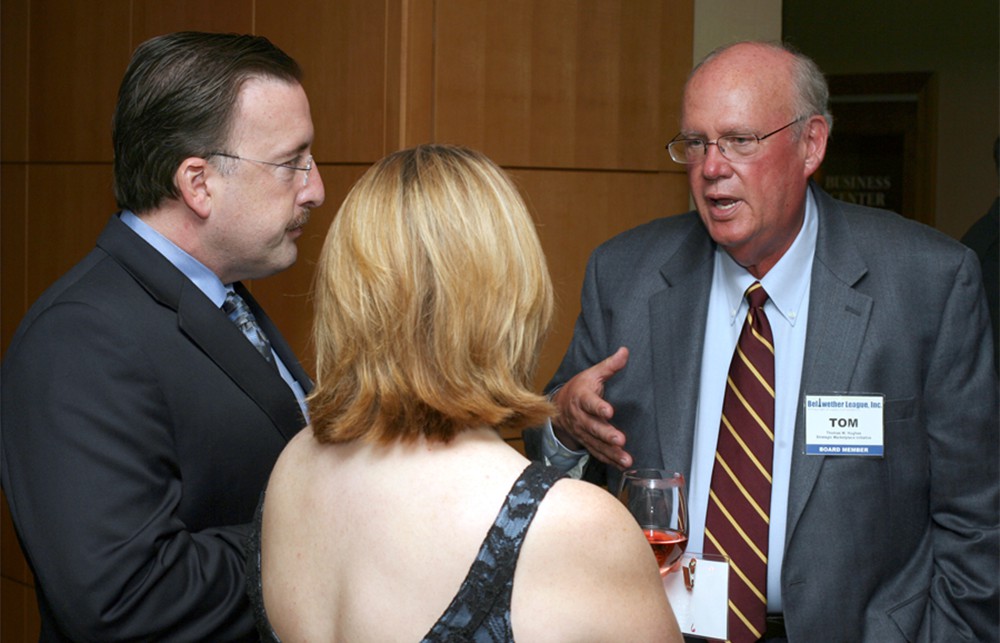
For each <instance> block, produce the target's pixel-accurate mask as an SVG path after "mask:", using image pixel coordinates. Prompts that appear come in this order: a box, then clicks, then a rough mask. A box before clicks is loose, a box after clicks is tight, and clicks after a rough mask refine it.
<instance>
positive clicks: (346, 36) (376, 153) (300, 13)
mask: <svg viewBox="0 0 1000 643" xmlns="http://www.w3.org/2000/svg"><path fill="white" fill-rule="evenodd" d="M386 15H387V8H386V3H385V2H371V1H370V0H339V1H338V2H329V1H328V0H295V1H294V2H288V1H287V0H257V1H256V16H257V20H256V27H255V30H256V33H258V34H260V35H262V36H266V37H267V38H269V39H271V40H272V41H274V42H275V44H277V45H278V46H280V47H281V48H282V49H284V50H285V51H287V52H288V53H289V54H291V55H292V57H294V58H295V59H296V60H297V61H298V62H299V64H300V65H301V66H302V68H303V70H304V72H305V79H304V81H303V86H304V87H305V89H306V93H307V94H308V95H309V104H310V108H311V109H312V117H313V123H314V125H315V127H316V142H315V144H314V146H313V147H314V150H315V154H314V156H315V158H316V160H317V161H319V162H320V163H330V162H351V163H358V162H361V163H371V162H373V161H376V160H378V159H379V158H381V157H382V156H384V154H385V132H384V126H385V97H386V87H385V78H386Z"/></svg>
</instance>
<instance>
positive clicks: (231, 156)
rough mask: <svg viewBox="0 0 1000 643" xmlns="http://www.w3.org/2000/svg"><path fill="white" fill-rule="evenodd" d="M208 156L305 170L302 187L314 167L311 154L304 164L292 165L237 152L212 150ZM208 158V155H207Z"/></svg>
mask: <svg viewBox="0 0 1000 643" xmlns="http://www.w3.org/2000/svg"><path fill="white" fill-rule="evenodd" d="M208 156H222V157H225V158H227V159H236V160H237V161H250V162H251V163H260V164H262V165H270V166H271V167H283V168H285V169H286V170H295V171H296V172H304V173H305V174H304V175H303V176H302V187H305V186H306V185H308V184H309V175H310V174H312V169H313V157H312V154H310V155H309V156H308V157H307V158H306V164H305V165H303V166H299V165H292V164H291V163H272V162H271V161H258V160H257V159H248V158H246V157H244V156H236V155H235V154H226V153H225V152H212V153H210V154H209V155H208ZM206 158H207V157H206Z"/></svg>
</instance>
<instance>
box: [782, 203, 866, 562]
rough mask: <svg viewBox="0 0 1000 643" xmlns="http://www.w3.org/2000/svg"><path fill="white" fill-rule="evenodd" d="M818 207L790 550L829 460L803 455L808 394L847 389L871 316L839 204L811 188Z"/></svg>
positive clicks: (862, 265) (798, 417)
mask: <svg viewBox="0 0 1000 643" xmlns="http://www.w3.org/2000/svg"><path fill="white" fill-rule="evenodd" d="M812 188H813V194H814V195H815V196H816V203H817V206H818V209H819V232H818V236H817V239H816V257H815V260H814V261H813V271H812V278H811V285H810V295H809V322H808V323H809V328H808V331H807V335H806V346H805V355H804V358H803V363H802V383H801V388H800V390H799V401H800V405H799V410H798V413H797V415H796V421H795V444H794V448H793V454H792V471H791V483H790V489H789V493H788V524H787V531H786V534H785V545H786V551H787V549H788V543H789V542H791V538H792V536H793V534H794V532H795V526H796V524H797V523H798V520H799V518H800V517H801V516H802V512H803V510H804V508H805V505H806V503H807V502H808V499H809V496H810V494H811V493H812V489H813V486H814V485H815V484H816V479H817V478H818V477H819V474H820V471H821V469H822V467H823V463H824V460H825V458H824V457H822V456H806V455H804V454H805V418H804V414H803V412H802V404H801V403H802V401H803V400H804V396H805V395H815V394H822V393H842V392H847V391H848V390H849V387H850V384H851V377H852V375H853V373H854V371H855V367H856V365H857V362H858V358H859V356H860V353H861V346H862V344H863V342H864V338H865V333H866V331H867V328H868V321H869V318H870V316H871V310H872V299H871V297H869V296H867V295H864V294H862V293H859V292H858V291H857V290H855V289H854V285H855V284H856V283H857V282H858V281H859V280H860V279H861V278H862V277H863V276H864V274H865V273H866V272H867V270H868V269H867V266H866V264H865V262H864V260H863V259H862V258H861V256H860V255H859V254H858V253H857V252H856V250H855V249H854V246H853V244H852V243H851V240H850V229H849V226H848V223H847V220H846V219H845V217H844V215H843V213H842V212H841V210H840V207H839V206H838V205H837V202H836V201H835V200H834V199H833V198H831V197H830V196H829V195H827V194H826V193H825V192H823V191H822V190H820V189H818V188H816V187H815V186H812Z"/></svg>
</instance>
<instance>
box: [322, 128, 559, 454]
mask: <svg viewBox="0 0 1000 643" xmlns="http://www.w3.org/2000/svg"><path fill="white" fill-rule="evenodd" d="M315 306H316V320H315V327H314V341H315V345H316V352H317V355H316V359H317V363H316V368H317V382H316V387H315V389H314V391H313V392H312V394H311V395H310V397H309V410H310V416H311V420H312V425H313V431H314V433H315V436H316V438H317V440H319V441H320V442H328V443H329V442H346V441H350V440H357V439H363V440H367V441H370V442H374V443H378V444H388V443H391V442H394V441H403V442H410V441H413V440H416V439H417V438H418V437H420V436H424V437H426V438H428V439H430V440H432V441H441V442H447V441H449V440H451V438H453V437H454V436H455V435H456V434H457V433H458V432H460V431H462V430H463V429H466V428H470V427H475V426H491V427H494V428H497V429H501V428H503V429H512V430H517V429H521V428H524V427H527V426H531V425H534V424H537V423H539V422H541V421H542V420H544V418H545V417H547V416H550V415H551V414H552V413H553V408H552V406H551V405H550V404H549V403H548V401H547V400H546V399H545V398H544V397H542V396H540V395H538V394H536V393H534V392H532V391H531V390H530V388H529V387H530V386H531V380H532V376H533V373H534V370H535V366H536V363H537V356H538V351H539V348H540V347H541V343H542V341H543V339H544V336H545V334H546V332H547V331H548V327H549V323H550V321H551V318H552V312H553V295H552V283H551V280H550V278H549V273H548V269H547V267H546V264H545V256H544V254H543V252H542V248H541V244H540V243H539V241H538V236H537V235H536V233H535V228H534V225H533V223H532V220H531V217H530V215H529V214H528V211H527V208H526V207H525V205H524V202H523V201H522V200H521V197H520V196H519V195H518V192H517V190H516V189H515V187H514V186H513V185H512V184H511V182H510V180H509V179H508V178H507V176H506V175H505V174H504V173H503V171H502V170H500V168H498V167H497V166H496V165H495V164H493V162H492V161H490V160H489V159H488V158H486V157H485V156H483V155H482V154H480V153H478V152H475V151H473V150H470V149H466V148H462V147H455V146H449V145H421V146H418V147H415V148H412V149H408V150H403V151H400V152H396V153H394V154H392V155H390V156H388V157H386V158H384V159H382V160H381V161H379V162H378V163H376V164H375V165H374V166H373V167H371V168H370V169H369V170H368V171H367V172H366V173H365V175H364V176H362V177H361V179H360V180H359V181H358V182H357V184H355V186H354V187H353V188H352V189H351V191H350V193H349V194H348V195H347V198H346V200H345V201H344V204H343V205H342V206H341V208H340V211H339V212H338V214H337V217H336V218H335V219H334V221H333V224H332V225H331V226H330V231H329V232H328V234H327V237H326V242H325V243H324V245H323V251H322V253H321V255H320V259H319V265H318V267H317V277H316V283H315Z"/></svg>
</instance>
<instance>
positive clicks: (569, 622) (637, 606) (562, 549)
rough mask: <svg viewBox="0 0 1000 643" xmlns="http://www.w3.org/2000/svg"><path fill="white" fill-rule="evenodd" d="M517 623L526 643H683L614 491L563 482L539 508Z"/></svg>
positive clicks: (644, 548) (517, 587) (523, 569)
mask: <svg viewBox="0 0 1000 643" xmlns="http://www.w3.org/2000/svg"><path fill="white" fill-rule="evenodd" d="M543 615H544V616H543ZM511 618H512V623H513V625H514V633H515V635H516V636H517V637H518V640H525V641H531V640H539V641H548V640H552V641H556V640H561V641H573V640H579V641H588V640H592V641H598V640H629V641H680V640H681V638H680V632H679V630H678V629H677V624H676V621H675V620H674V616H673V612H672V611H671V610H670V607H669V603H668V602H667V598H666V593H665V591H664V589H663V584H662V581H661V579H660V574H659V569H658V568H657V564H656V559H655V558H654V556H653V553H652V550H651V549H650V548H649V544H648V543H647V542H646V539H645V537H643V535H642V532H641V531H640V529H639V526H638V525H637V524H636V523H635V521H634V520H633V518H632V516H631V515H629V513H628V512H627V511H626V510H625V508H624V507H623V506H622V505H621V503H619V502H618V500H617V499H616V498H615V497H614V496H612V495H611V494H610V493H608V491H607V490H605V489H603V488H601V487H597V486H596V485H593V484H590V483H587V482H581V481H578V480H560V481H559V482H557V483H556V484H555V485H554V486H553V487H552V489H551V490H550V491H549V493H548V494H547V495H546V496H545V499H544V501H543V502H542V503H541V505H540V506H539V509H538V513H537V514H536V517H535V520H534V521H533V522H532V526H531V528H530V529H529V530H528V534H527V536H526V537H525V542H524V546H523V549H522V551H521V556H520V558H519V559H518V566H517V571H516V575H515V582H514V595H513V599H512V612H511Z"/></svg>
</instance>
